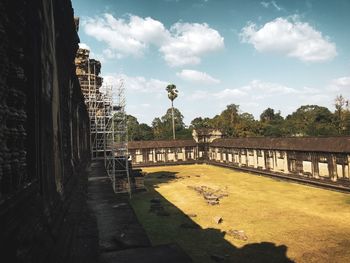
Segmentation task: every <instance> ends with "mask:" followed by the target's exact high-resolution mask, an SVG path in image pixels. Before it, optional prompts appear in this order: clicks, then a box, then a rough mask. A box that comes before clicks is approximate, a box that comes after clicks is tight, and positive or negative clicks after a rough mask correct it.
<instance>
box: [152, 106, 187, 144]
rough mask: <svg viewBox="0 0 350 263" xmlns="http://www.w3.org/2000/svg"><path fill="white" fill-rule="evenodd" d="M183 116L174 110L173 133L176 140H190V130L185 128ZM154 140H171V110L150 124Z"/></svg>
mask: <svg viewBox="0 0 350 263" xmlns="http://www.w3.org/2000/svg"><path fill="white" fill-rule="evenodd" d="M183 119H184V116H183V115H182V114H181V112H180V111H179V110H178V109H177V108H174V120H175V131H176V137H177V138H178V139H191V138H192V130H190V129H187V128H186V127H185V123H184V122H183ZM152 128H153V133H154V138H155V139H161V140H168V139H171V138H172V114H171V108H169V109H168V110H167V112H166V113H165V115H163V116H162V117H161V118H155V119H154V120H153V122H152Z"/></svg>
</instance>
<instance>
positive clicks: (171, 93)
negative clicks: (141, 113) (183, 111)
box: [166, 84, 178, 140]
mask: <svg viewBox="0 0 350 263" xmlns="http://www.w3.org/2000/svg"><path fill="white" fill-rule="evenodd" d="M166 91H167V92H168V98H169V100H171V117H172V121H173V139H174V140H175V120H174V99H176V98H177V93H178V90H177V89H176V86H175V85H174V84H169V85H168V86H167V87H166Z"/></svg>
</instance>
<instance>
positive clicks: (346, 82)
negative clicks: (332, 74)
mask: <svg viewBox="0 0 350 263" xmlns="http://www.w3.org/2000/svg"><path fill="white" fill-rule="evenodd" d="M330 90H332V91H336V92H347V93H349V92H350V77H341V78H337V79H333V80H332V81H331V84H330Z"/></svg>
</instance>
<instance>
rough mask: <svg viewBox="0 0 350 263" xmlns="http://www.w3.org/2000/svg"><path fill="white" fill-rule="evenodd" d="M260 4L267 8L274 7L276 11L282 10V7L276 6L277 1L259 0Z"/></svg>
mask: <svg viewBox="0 0 350 263" xmlns="http://www.w3.org/2000/svg"><path fill="white" fill-rule="evenodd" d="M260 4H261V5H262V6H263V7H265V8H269V7H270V6H272V7H274V8H275V9H276V10H277V11H281V10H283V9H282V7H280V6H278V5H277V3H276V2H275V1H271V2H264V1H263V2H260Z"/></svg>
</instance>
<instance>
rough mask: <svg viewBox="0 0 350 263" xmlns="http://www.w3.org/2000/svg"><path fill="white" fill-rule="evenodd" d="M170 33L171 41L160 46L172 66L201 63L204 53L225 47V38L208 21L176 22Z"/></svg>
mask: <svg viewBox="0 0 350 263" xmlns="http://www.w3.org/2000/svg"><path fill="white" fill-rule="evenodd" d="M170 33H171V35H172V37H171V39H169V40H170V41H168V42H167V43H165V44H164V45H162V46H161V47H160V51H161V52H162V53H163V54H164V59H165V60H166V61H167V63H168V64H169V65H170V66H183V65H195V64H199V63H200V61H201V58H200V57H201V56H202V55H204V54H205V53H208V52H211V51H216V50H219V49H221V48H223V47H224V38H223V37H222V36H221V35H220V34H219V32H218V31H216V30H214V29H212V28H210V27H209V26H208V24H206V23H204V24H197V23H194V24H190V23H176V24H174V25H173V26H172V27H171V28H170Z"/></svg>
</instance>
